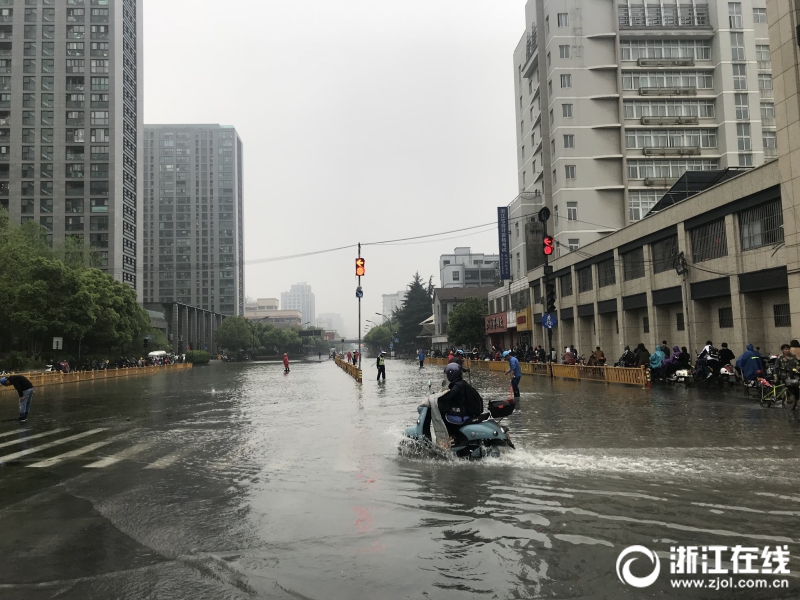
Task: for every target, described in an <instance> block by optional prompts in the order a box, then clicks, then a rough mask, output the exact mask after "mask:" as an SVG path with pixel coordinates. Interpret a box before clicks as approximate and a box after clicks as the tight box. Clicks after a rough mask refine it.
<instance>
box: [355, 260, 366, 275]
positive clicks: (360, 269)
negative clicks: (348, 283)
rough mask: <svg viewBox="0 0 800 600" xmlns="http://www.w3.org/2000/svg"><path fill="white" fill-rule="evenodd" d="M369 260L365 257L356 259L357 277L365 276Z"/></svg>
mask: <svg viewBox="0 0 800 600" xmlns="http://www.w3.org/2000/svg"><path fill="white" fill-rule="evenodd" d="M366 264H367V261H365V260H364V259H363V258H357V259H356V277H363V276H364V275H366V273H367V267H366Z"/></svg>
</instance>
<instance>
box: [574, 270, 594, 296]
mask: <svg viewBox="0 0 800 600" xmlns="http://www.w3.org/2000/svg"><path fill="white" fill-rule="evenodd" d="M576 274H577V276H578V292H581V293H582V292H590V291H592V289H593V287H594V286H593V285H592V267H586V268H583V269H578V270H577V271H576Z"/></svg>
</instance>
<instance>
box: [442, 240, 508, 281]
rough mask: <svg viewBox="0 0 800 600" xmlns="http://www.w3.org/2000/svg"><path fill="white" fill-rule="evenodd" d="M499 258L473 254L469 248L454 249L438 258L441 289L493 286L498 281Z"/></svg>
mask: <svg viewBox="0 0 800 600" xmlns="http://www.w3.org/2000/svg"><path fill="white" fill-rule="evenodd" d="M499 268H500V256H499V255H497V254H473V253H472V249H471V248H456V249H455V250H454V251H453V254H442V255H441V256H440V257H439V280H440V283H441V286H442V287H443V288H463V287H484V286H493V285H495V284H496V283H499V280H500V272H499Z"/></svg>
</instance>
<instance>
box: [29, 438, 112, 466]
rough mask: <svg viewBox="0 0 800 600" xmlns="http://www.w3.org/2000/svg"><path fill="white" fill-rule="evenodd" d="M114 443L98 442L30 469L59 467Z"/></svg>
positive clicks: (48, 459)
mask: <svg viewBox="0 0 800 600" xmlns="http://www.w3.org/2000/svg"><path fill="white" fill-rule="evenodd" d="M113 441H114V440H106V441H105V442H96V443H94V444H89V445H88V446H84V447H83V448H78V449H77V450H72V451H70V452H65V453H64V454H59V455H58V456H54V457H53V458H46V459H45V460H42V461H39V462H37V463H33V464H32V465H28V467H30V468H44V467H52V466H53V465H57V464H58V463H61V462H64V461H65V460H67V459H70V458H75V457H76V456H80V455H82V454H87V453H88V452H91V451H92V450H97V449H98V448H102V447H103V446H107V445H108V444H110V443H111V442H113Z"/></svg>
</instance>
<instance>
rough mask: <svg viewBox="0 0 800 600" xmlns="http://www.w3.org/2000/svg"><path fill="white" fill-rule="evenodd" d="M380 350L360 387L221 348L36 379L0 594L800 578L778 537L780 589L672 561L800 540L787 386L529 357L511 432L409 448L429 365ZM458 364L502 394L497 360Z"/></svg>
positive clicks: (486, 588)
mask: <svg viewBox="0 0 800 600" xmlns="http://www.w3.org/2000/svg"><path fill="white" fill-rule="evenodd" d="M371 362H374V361H371ZM386 370H387V381H386V383H385V384H383V383H381V384H377V383H376V382H375V381H374V376H375V369H374V368H370V366H369V365H365V368H364V377H365V381H364V384H363V386H359V385H358V384H357V383H356V382H355V381H353V380H352V379H351V378H349V377H348V376H347V375H346V374H345V373H344V372H343V371H341V370H340V369H339V368H337V367H336V366H335V365H334V363H333V361H324V360H323V361H322V362H321V363H315V362H309V363H301V362H294V363H293V364H292V371H291V373H290V374H288V375H284V373H283V367H282V365H279V364H278V363H252V364H250V363H247V364H214V365H211V366H210V367H205V368H195V369H192V370H191V371H187V372H182V373H171V374H158V375H154V376H151V377H139V378H135V379H131V380H129V381H107V382H96V383H93V384H76V385H65V386H59V387H53V388H45V389H42V390H39V391H38V393H37V395H36V396H35V397H34V400H33V407H32V409H31V418H30V420H29V421H28V422H27V423H26V424H25V427H18V426H17V424H16V423H13V422H3V423H0V462H2V463H3V466H2V467H0V490H1V491H0V548H1V549H2V555H3V557H4V560H3V561H0V597H2V598H4V599H14V600H16V599H23V598H24V599H26V600H27V599H40V598H42V599H44V598H55V597H57V598H75V599H86V598H125V599H127V598H130V599H134V598H137V599H138V598H168V599H171V598H175V599H178V598H208V599H214V600H216V599H220V598H287V599H288V598H313V599H351V598H498V599H505V598H538V597H547V598H642V597H661V598H685V597H692V598H797V597H800V579H799V578H798V577H797V576H796V573H795V572H794V571H800V567H798V562H797V558H796V557H794V556H793V557H792V559H791V565H790V567H791V570H792V571H793V572H792V573H791V574H790V575H788V576H786V577H785V579H788V582H789V583H788V589H786V588H785V587H784V588H783V589H768V590H761V591H756V590H752V589H745V590H727V591H717V590H710V589H703V590H685V589H683V590H676V589H673V588H672V587H671V586H670V577H669V565H670V556H669V555H670V547H671V546H676V545H680V546H709V545H717V546H726V547H731V548H732V547H734V546H737V545H741V546H745V547H756V548H758V549H759V553H760V551H761V548H763V547H764V546H772V547H775V546H783V545H787V546H788V550H789V551H790V552H791V553H793V554H797V553H800V546H799V545H797V542H798V540H800V488H799V487H798V476H800V459H799V458H798V450H800V424H798V423H797V422H796V421H791V420H787V418H786V417H785V416H784V413H783V411H782V410H781V409H780V408H773V409H762V408H761V407H760V406H759V405H758V402H757V401H756V400H754V399H745V398H744V397H743V396H742V395H741V393H740V392H739V390H738V389H735V390H732V391H728V390H726V391H725V392H724V393H721V392H719V391H718V390H713V389H712V390H687V389H686V388H683V387H680V386H679V387H677V388H666V387H663V386H662V387H656V389H654V390H652V391H648V390H641V389H638V388H635V387H622V386H605V385H602V384H593V383H590V382H583V383H575V382H567V381H556V382H551V381H550V380H547V379H541V378H533V377H525V378H523V380H522V383H521V390H522V402H521V408H520V409H519V410H517V411H516V412H515V413H514V414H513V415H512V416H511V418H510V419H508V420H507V422H506V424H507V425H508V426H509V430H510V434H511V436H512V438H513V440H514V443H515V445H516V447H517V449H516V451H512V452H509V453H507V454H504V455H503V456H502V457H501V458H499V459H489V460H484V461H483V462H473V463H469V462H457V463H456V462H446V461H442V460H433V459H415V460H412V459H408V458H404V457H401V456H400V455H399V454H398V451H397V448H398V442H399V441H400V439H401V434H402V431H403V430H404V428H405V427H407V426H409V425H411V424H413V423H414V422H415V420H416V417H417V413H416V406H417V404H418V403H419V401H420V400H421V399H423V398H424V397H425V394H426V392H427V384H428V381H429V380H431V381H432V383H433V389H434V390H437V389H439V386H440V384H441V380H442V376H441V367H435V366H426V367H425V368H424V369H422V370H420V369H419V368H418V367H417V364H416V363H412V362H411V361H397V360H390V361H387V369H386ZM472 383H473V385H474V386H475V387H476V388H477V389H478V390H479V391H480V392H481V394H482V395H483V397H484V400H488V399H493V398H501V397H503V396H504V395H506V396H507V395H508V380H507V379H506V378H504V377H501V376H500V375H497V374H494V373H488V372H480V373H473V374H472ZM2 398H3V400H2V404H0V406H1V407H2V413H0V417H1V418H3V419H10V418H12V417H13V416H14V414H15V411H16V399H15V398H14V395H13V394H10V395H8V394H7V395H4V396H2ZM35 436H39V437H35ZM59 442H61V443H59ZM28 450H29V451H30V452H26V451H28ZM632 545H642V546H645V547H647V548H649V549H651V550H652V551H653V552H655V553H656V554H657V555H658V556H659V557H660V559H661V576H660V577H659V578H658V580H657V581H656V582H655V584H653V585H652V586H651V587H648V588H647V589H646V590H641V589H637V588H635V587H631V586H626V585H625V584H623V583H622V582H621V581H620V579H619V578H618V576H617V573H616V570H615V569H616V563H617V558H618V556H619V555H620V553H621V552H622V551H623V550H624V549H625V548H626V547H629V546H632ZM726 560H727V559H726ZM757 562H758V566H760V565H761V562H762V561H760V560H759V561H757ZM728 566H730V565H728ZM647 567H650V563H649V562H647V558H641V559H640V560H638V561H637V562H636V563H635V564H634V567H633V568H632V571H633V572H634V574H637V573H638V571H637V569H640V570H641V573H640V575H646V574H648V573H649V572H650V570H652V569H648V568H647ZM772 579H773V578H772V577H771V576H769V577H768V580H769V581H770V582H771V581H772Z"/></svg>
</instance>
